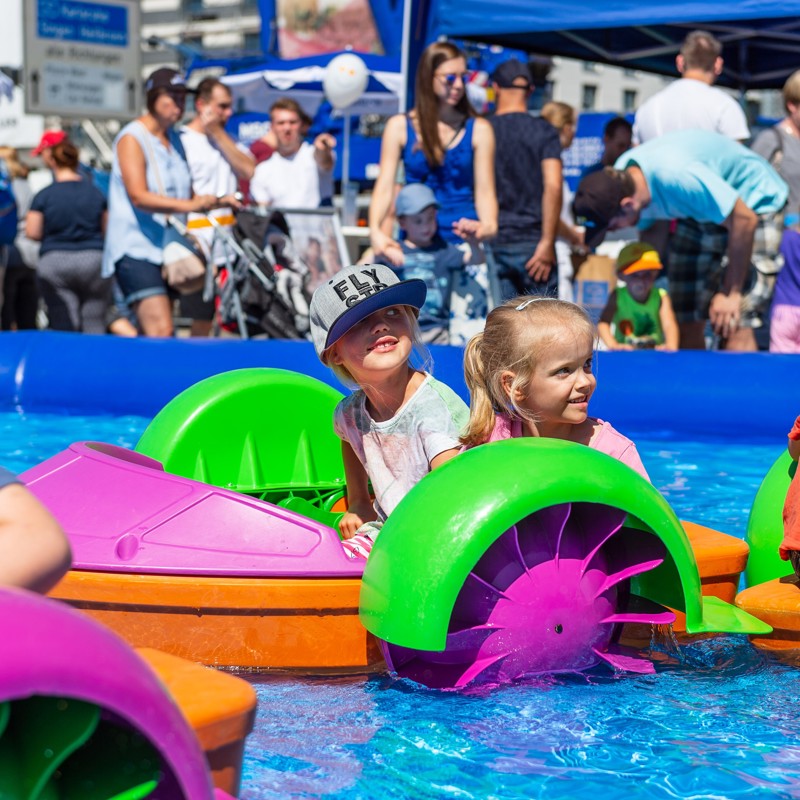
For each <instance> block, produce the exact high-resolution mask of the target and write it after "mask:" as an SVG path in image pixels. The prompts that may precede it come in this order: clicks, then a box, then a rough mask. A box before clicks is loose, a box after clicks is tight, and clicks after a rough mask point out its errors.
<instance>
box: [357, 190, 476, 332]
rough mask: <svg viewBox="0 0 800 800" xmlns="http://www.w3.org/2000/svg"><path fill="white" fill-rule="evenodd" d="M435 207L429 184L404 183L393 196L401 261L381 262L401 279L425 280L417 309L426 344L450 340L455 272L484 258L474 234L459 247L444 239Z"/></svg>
mask: <svg viewBox="0 0 800 800" xmlns="http://www.w3.org/2000/svg"><path fill="white" fill-rule="evenodd" d="M438 210H439V201H438V200H437V199H436V195H435V194H434V193H433V190H432V189H431V188H430V187H429V186H426V185H425V184H424V183H407V184H406V185H405V186H404V187H403V188H402V189H401V190H400V192H399V193H398V195H397V198H396V199H395V213H396V214H397V224H398V226H399V228H400V230H401V231H403V234H404V236H403V238H402V240H401V241H400V248H401V249H402V251H403V264H402V265H401V266H397V265H392V264H389V263H387V262H384V263H387V266H391V268H392V269H393V270H394V271H395V272H396V273H397V274H398V276H399V277H400V278H401V279H408V278H419V279H420V280H423V281H425V285H426V286H427V288H428V294H427V297H426V298H425V303H424V304H423V306H422V308H421V309H420V313H419V328H420V331H421V334H422V341H423V342H425V343H426V344H450V298H451V295H452V293H453V290H454V288H455V287H456V285H457V281H458V276H459V275H462V274H463V273H464V267H465V266H467V265H469V264H482V263H483V262H484V261H485V260H486V257H485V255H484V254H483V251H482V249H481V246H480V243H479V242H478V241H477V240H476V239H475V238H474V237H471V238H467V239H466V240H465V241H466V246H464V245H462V247H456V246H455V245H454V244H450V243H449V242H446V241H445V240H444V238H443V237H442V235H441V233H440V232H439V222H438V215H437V212H438ZM365 256H366V254H365ZM370 260H372V259H370Z"/></svg>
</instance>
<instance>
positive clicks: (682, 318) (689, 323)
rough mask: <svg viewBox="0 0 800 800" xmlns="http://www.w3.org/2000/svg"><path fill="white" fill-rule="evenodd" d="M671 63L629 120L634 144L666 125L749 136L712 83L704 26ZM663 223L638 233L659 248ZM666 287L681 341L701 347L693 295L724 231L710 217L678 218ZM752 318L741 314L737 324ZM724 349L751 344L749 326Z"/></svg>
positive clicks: (712, 268) (717, 53) (708, 275)
mask: <svg viewBox="0 0 800 800" xmlns="http://www.w3.org/2000/svg"><path fill="white" fill-rule="evenodd" d="M675 65H676V66H677V69H678V72H679V73H680V75H681V78H680V79H679V80H677V81H674V82H673V83H671V84H670V85H669V86H667V87H666V88H664V89H662V90H661V91H660V92H658V94H655V95H653V97H651V98H650V99H649V100H647V101H646V102H645V103H643V104H642V106H641V108H639V110H638V111H637V112H636V118H635V120H634V123H633V139H634V142H636V143H638V144H645V143H646V142H649V141H651V140H652V139H655V138H657V137H659V136H661V135H662V134H665V133H671V132H672V131H678V130H688V129H697V130H705V131H712V132H714V133H719V134H722V135H723V136H727V137H728V138H729V139H734V140H735V141H738V142H744V141H745V140H746V139H748V138H749V137H750V130H749V128H748V125H747V117H746V116H745V113H744V111H743V109H742V107H741V106H740V105H739V103H737V102H736V100H734V98H733V97H731V96H730V95H729V94H728V93H727V92H724V91H723V90H722V89H718V88H716V87H715V86H714V85H713V84H714V83H715V81H716V80H717V77H718V76H719V75H720V74H721V73H722V67H723V60H722V45H721V44H720V42H719V41H718V40H717V39H716V38H714V36H712V35H711V34H710V33H707V32H706V31H692V32H691V33H690V34H689V35H688V36H687V37H686V39H685V40H684V42H683V45H682V46H681V51H680V53H679V54H678V55H677V56H676V58H675ZM666 230H667V225H666V223H665V224H663V225H661V226H659V227H656V228H654V229H653V230H651V231H648V233H647V234H646V235H645V236H643V237H642V238H645V239H647V241H651V242H652V243H653V244H655V245H656V246H657V247H659V249H661V250H664V249H665V247H664V240H665V239H666ZM669 247H670V251H669V259H668V275H669V293H670V297H671V299H672V302H673V304H674V306H675V313H676V316H677V318H678V325H679V327H680V332H681V337H680V342H681V347H682V348H691V349H700V350H701V349H704V348H705V337H704V331H705V323H706V313H705V309H704V308H702V307H701V305H702V304H701V303H700V302H699V299H698V298H699V296H700V295H701V294H702V293H703V287H704V286H706V285H707V284H708V282H709V280H711V279H712V278H713V276H714V275H716V274H718V273H719V272H720V270H721V264H722V259H723V257H724V255H725V252H726V249H727V231H726V230H725V229H724V228H722V227H720V226H718V225H715V224H713V223H709V222H703V223H701V222H697V221H695V220H692V219H682V220H679V221H678V223H677V226H676V230H675V234H674V235H673V236H672V239H671V240H670V245H669ZM751 322H754V320H747V319H743V320H742V325H747V324H748V323H751ZM725 347H726V349H728V350H755V349H756V343H755V337H754V336H753V330H752V328H751V327H741V328H739V329H738V330H737V331H736V332H735V333H733V334H732V335H731V336H730V337H729V338H728V339H727V341H726V342H725Z"/></svg>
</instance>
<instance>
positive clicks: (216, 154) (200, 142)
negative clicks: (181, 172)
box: [180, 127, 248, 264]
mask: <svg viewBox="0 0 800 800" xmlns="http://www.w3.org/2000/svg"><path fill="white" fill-rule="evenodd" d="M180 137H181V143H182V144H183V149H184V151H185V152H186V160H187V161H188V162H189V172H190V173H191V176H192V190H193V191H194V193H195V194H198V195H199V194H213V195H215V196H217V197H219V196H220V195H225V194H233V193H234V192H235V191H236V175H234V172H233V169H232V168H231V165H230V164H229V163H228V162H227V160H226V159H225V156H224V155H223V153H222V151H221V150H220V149H219V148H218V147H217V145H216V144H215V143H214V141H213V140H212V139H211V138H209V137H208V136H206V134H205V133H200V132H199V131H195V130H193V129H192V128H186V127H184V128H181V129H180ZM239 149H240V150H241V151H242V152H243V153H247V152H248V151H247V149H246V148H245V147H243V146H241V145H239ZM212 215H213V216H214V218H215V219H217V220H220V221H222V220H227V221H228V224H225V225H224V227H225V229H226V230H229V229H230V227H231V224H230V220H231V219H232V218H233V210H232V209H230V208H216V209H214V210H213V211H210V212H209V213H208V215H206V214H193V213H192V214H189V227H190V229H191V233H192V235H193V236H196V237H197V238H198V239H200V240H201V242H203V243H204V244H205V245H206V246H207V247H208V248H209V249H210V247H211V243H212V241H213V240H214V231H215V228H213V227H211V226H210V225H204V226H203V227H195V226H194V225H192V222H193V221H196V222H195V225H196V224H197V221H199V223H200V224H202V223H203V222H205V221H206V217H207V216H212ZM214 260H215V262H216V263H217V264H220V263H223V262H224V261H225V260H226V252H225V247H224V245H223V244H222V243H221V242H220V241H219V240H217V242H216V246H215V248H214Z"/></svg>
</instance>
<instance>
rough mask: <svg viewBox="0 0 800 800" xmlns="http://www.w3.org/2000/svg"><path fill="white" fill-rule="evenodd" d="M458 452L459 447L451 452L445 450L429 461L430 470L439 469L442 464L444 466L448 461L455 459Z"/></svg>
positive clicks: (459, 450)
mask: <svg viewBox="0 0 800 800" xmlns="http://www.w3.org/2000/svg"><path fill="white" fill-rule="evenodd" d="M460 452H461V448H460V447H454V448H453V449H452V450H445V451H444V452H443V453H439V454H438V455H436V456H434V457H433V458H432V459H431V469H436V467H441V466H442V464H446V463H447V462H448V461H450V459H452V458H455V457H456V456H457V455H458V454H459V453H460Z"/></svg>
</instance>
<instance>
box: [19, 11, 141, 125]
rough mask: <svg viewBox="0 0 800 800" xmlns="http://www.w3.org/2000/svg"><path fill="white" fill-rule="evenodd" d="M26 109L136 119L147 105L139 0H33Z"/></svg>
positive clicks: (28, 19) (27, 30) (27, 27)
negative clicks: (144, 100) (144, 98)
mask: <svg viewBox="0 0 800 800" xmlns="http://www.w3.org/2000/svg"><path fill="white" fill-rule="evenodd" d="M24 82H25V110H26V111H27V112H28V113H30V114H58V115H60V116H64V117H92V118H95V119H130V118H132V117H135V116H137V114H138V113H139V112H140V111H141V104H142V90H141V83H142V80H141V49H140V45H139V3H138V2H137V0H106V2H95V0H27V2H26V3H25V67H24Z"/></svg>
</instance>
